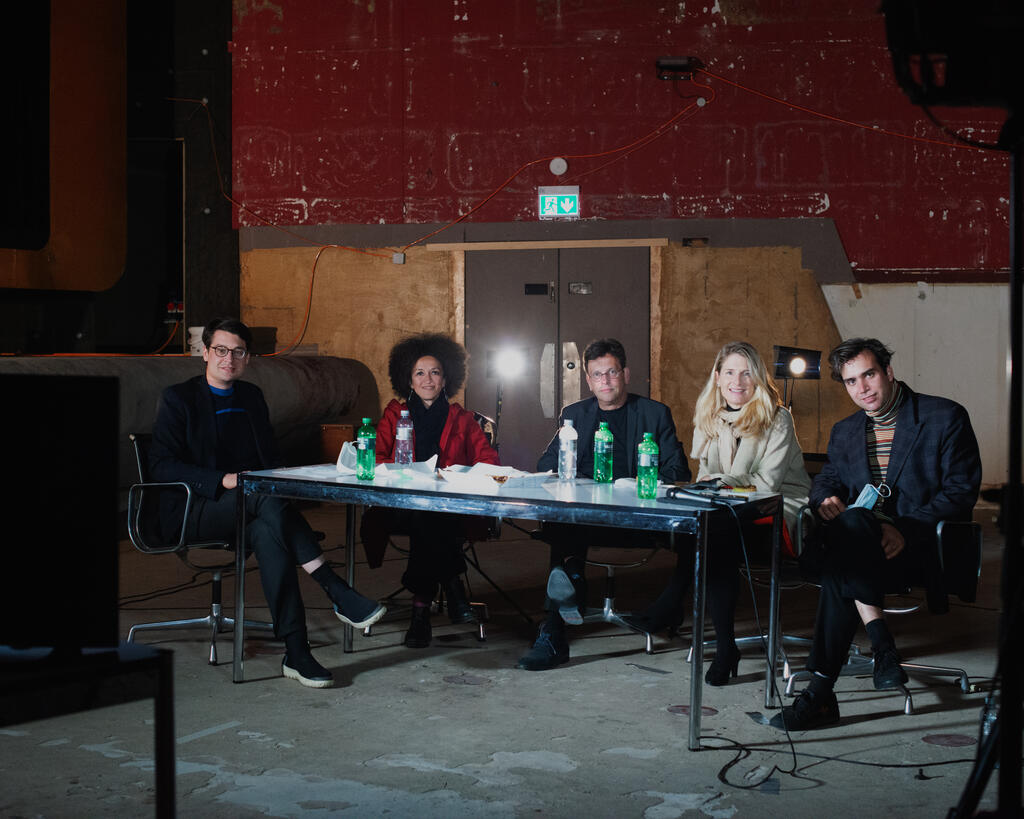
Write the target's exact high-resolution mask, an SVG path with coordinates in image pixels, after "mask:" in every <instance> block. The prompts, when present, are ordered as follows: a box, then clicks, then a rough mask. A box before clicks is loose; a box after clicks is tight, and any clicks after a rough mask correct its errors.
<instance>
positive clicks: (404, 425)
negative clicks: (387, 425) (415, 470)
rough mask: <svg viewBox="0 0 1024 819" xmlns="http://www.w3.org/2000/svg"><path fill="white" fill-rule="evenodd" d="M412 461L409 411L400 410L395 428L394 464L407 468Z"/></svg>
mask: <svg viewBox="0 0 1024 819" xmlns="http://www.w3.org/2000/svg"><path fill="white" fill-rule="evenodd" d="M412 460H413V450H412V418H410V417H409V410H402V415H401V417H400V418H399V419H398V424H397V425H396V426H395V464H396V465H398V466H409V465H410V464H411V463H412Z"/></svg>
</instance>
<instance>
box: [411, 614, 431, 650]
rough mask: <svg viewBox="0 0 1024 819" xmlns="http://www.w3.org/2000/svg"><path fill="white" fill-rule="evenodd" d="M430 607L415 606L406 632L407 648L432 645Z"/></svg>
mask: <svg viewBox="0 0 1024 819" xmlns="http://www.w3.org/2000/svg"><path fill="white" fill-rule="evenodd" d="M430 638H431V632H430V607H429V606H413V607H412V620H410V621H409V630H408V631H407V632H405V645H406V648H426V647H427V646H429V645H430Z"/></svg>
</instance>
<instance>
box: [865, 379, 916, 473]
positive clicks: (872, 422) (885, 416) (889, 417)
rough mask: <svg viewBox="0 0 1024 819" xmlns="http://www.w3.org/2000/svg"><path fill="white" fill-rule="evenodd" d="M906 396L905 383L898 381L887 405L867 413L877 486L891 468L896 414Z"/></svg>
mask: <svg viewBox="0 0 1024 819" xmlns="http://www.w3.org/2000/svg"><path fill="white" fill-rule="evenodd" d="M905 398H906V393H905V392H904V390H903V384H902V383H901V382H900V381H896V382H895V384H894V389H893V391H892V396H890V398H889V400H888V402H887V403H886V405H885V406H884V407H882V408H881V409H879V410H878V411H877V412H869V413H867V416H868V423H867V445H868V464H869V465H870V467H871V480H872V481H874V483H875V486H878V485H879V484H880V483H882V481H884V480H885V473H886V470H887V469H888V468H889V455H890V453H891V452H892V440H893V437H894V436H895V435H896V416H897V415H899V412H900V409H901V408H902V407H903V401H904V399H905Z"/></svg>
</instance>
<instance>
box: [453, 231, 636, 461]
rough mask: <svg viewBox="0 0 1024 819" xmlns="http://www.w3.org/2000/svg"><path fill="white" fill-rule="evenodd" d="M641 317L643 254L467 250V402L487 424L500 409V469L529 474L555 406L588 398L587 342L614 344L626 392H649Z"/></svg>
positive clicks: (550, 431)
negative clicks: (626, 372) (625, 372)
mask: <svg viewBox="0 0 1024 819" xmlns="http://www.w3.org/2000/svg"><path fill="white" fill-rule="evenodd" d="M650 313H651V311H650V250H649V248H647V247H601V248H561V249H547V250H479V251H471V252H467V253H466V327H465V340H466V349H467V351H468V352H469V355H470V364H469V378H468V380H467V383H466V405H467V407H468V408H469V409H472V410H476V411H477V412H482V413H484V414H485V415H489V416H492V417H493V416H495V415H496V414H498V413H499V406H500V418H498V421H499V426H498V442H499V450H500V454H501V462H502V463H503V464H507V465H511V466H515V467H518V468H519V469H524V470H531V471H532V470H533V469H535V468H536V465H537V458H538V457H539V456H540V454H541V452H543V450H544V447H545V446H546V445H547V443H548V441H549V440H550V439H551V436H552V435H554V434H555V431H556V426H557V423H558V415H559V413H560V412H561V409H562V407H563V406H565V405H567V404H571V403H572V402H574V401H578V400H580V399H581V398H588V397H589V396H590V395H591V393H590V390H589V389H588V388H587V384H586V380H585V378H584V375H585V374H584V369H583V352H584V350H585V348H586V346H587V344H588V343H589V342H590V341H592V340H594V339H597V338H604V337H608V336H611V337H613V338H617V339H618V340H619V341H621V342H622V344H623V346H624V347H625V350H626V356H627V365H628V367H629V369H630V376H631V377H630V382H629V386H628V389H629V391H630V392H635V393H638V394H640V395H648V394H649V392H650ZM506 353H512V354H513V357H514V356H515V355H516V354H517V355H518V357H519V359H520V361H521V363H522V369H521V371H518V372H517V371H516V370H517V368H516V366H514V363H513V362H512V360H511V358H510V357H508V356H506V355H505V354H506Z"/></svg>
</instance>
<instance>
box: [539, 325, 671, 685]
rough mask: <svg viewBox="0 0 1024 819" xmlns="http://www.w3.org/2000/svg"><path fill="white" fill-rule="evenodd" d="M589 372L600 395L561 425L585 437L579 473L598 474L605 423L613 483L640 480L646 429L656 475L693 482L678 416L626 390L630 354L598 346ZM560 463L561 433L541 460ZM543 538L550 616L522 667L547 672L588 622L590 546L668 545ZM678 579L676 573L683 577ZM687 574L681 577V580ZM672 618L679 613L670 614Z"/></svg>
mask: <svg viewBox="0 0 1024 819" xmlns="http://www.w3.org/2000/svg"><path fill="white" fill-rule="evenodd" d="M583 367H584V370H585V372H586V377H587V386H588V387H590V391H591V392H592V393H593V394H594V395H593V397H591V398H585V399H584V400H582V401H577V402H576V403H575V404H570V405H569V406H567V407H566V408H565V409H563V410H562V414H561V417H560V418H559V419H558V425H559V427H561V425H562V422H563V421H564V420H565V419H570V420H571V421H572V422H573V426H574V427H575V428H576V431H577V433H578V434H579V440H578V442H577V450H576V451H577V463H578V467H577V475H579V476H580V477H583V478H590V477H592V476H593V474H594V432H595V431H596V430H597V428H598V427H599V426H600V423H601V422H602V421H607V422H608V428H609V429H610V430H611V431H612V434H613V435H614V436H615V439H614V442H613V444H612V478H613V480H618V479H619V478H625V477H634V478H635V477H636V473H637V445H638V444H639V443H640V441H641V440H642V439H643V437H644V433H645V432H650V433H652V434H653V435H654V440H655V441H657V443H658V448H659V450H660V452H659V467H658V478H659V480H661V481H665V482H668V483H673V482H676V481H688V480H690V468H689V466H688V465H687V463H686V458H685V457H684V456H683V450H682V447H681V446H680V444H679V440H678V438H677V437H676V425H675V422H674V421H673V420H672V412H671V410H669V408H668V407H666V406H665V405H664V404H662V403H660V402H658V401H652V400H651V399H650V398H644V397H643V396H641V395H634V394H633V393H630V392H627V391H626V386H627V385H628V384H629V368H628V367H627V366H626V351H625V349H624V348H623V346H622V344H621V342H619V341H617V340H616V339H614V338H602V339H598V340H597V341H592V342H590V344H588V345H587V348H586V350H584V351H583ZM557 465H558V433H557V432H556V433H555V436H554V437H553V438H552V439H551V442H550V443H549V444H548V447H547V449H546V450H545V451H544V454H543V455H541V457H540V461H538V463H537V469H538V470H539V471H543V470H547V469H556V468H557ZM541 537H542V539H543V540H544V541H545V542H547V543H549V544H550V545H551V574H550V575H549V577H548V587H547V594H548V599H547V601H546V603H545V606H544V607H545V609H546V610H547V611H548V616H547V619H546V620H545V621H544V623H542V624H541V627H540V633H539V634H538V635H537V640H536V642H534V644H533V647H532V648H531V649H530V650H529V651H528V652H527V653H526V654H525V655H523V656H522V657H520V658H519V667H520V668H523V669H526V670H527V671H543V670H546V669H549V668H554V667H555V666H557V665H561V664H562V663H564V662H567V661H568V659H569V641H568V639H567V637H566V633H565V624H567V623H568V624H570V625H578V624H579V623H582V622H583V616H582V612H583V610H584V609H585V607H586V579H585V577H584V567H585V561H586V558H587V549H588V547H590V546H623V545H628V546H637V545H647V544H651V545H654V544H656V543H659V542H663V541H664V538H660V537H659V535H658V534H657V533H653V532H642V531H636V530H632V529H625V530H624V529H618V528H612V527H607V526H584V525H574V524H567V523H545V524H544V529H543V533H542V535H541ZM677 574H678V573H677ZM680 576H681V575H680ZM680 599H681V595H680V594H679V593H678V591H677V590H676V589H674V588H669V589H666V591H665V592H664V593H663V594H662V596H661V597H659V598H658V601H656V602H655V603H654V605H653V606H652V609H657V608H659V606H661V607H665V606H671V607H672V608H673V609H674V608H676V607H677V605H678V601H679V600H680ZM671 614H674V612H672V613H670V615H671Z"/></svg>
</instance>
